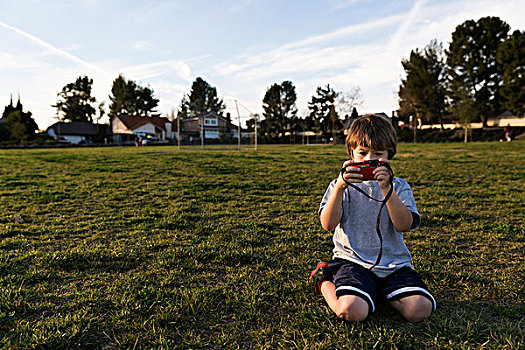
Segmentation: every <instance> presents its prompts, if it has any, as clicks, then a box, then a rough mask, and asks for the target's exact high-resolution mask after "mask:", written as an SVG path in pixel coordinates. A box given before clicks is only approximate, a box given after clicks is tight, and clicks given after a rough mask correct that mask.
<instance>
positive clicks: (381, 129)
mask: <svg viewBox="0 0 525 350" xmlns="http://www.w3.org/2000/svg"><path fill="white" fill-rule="evenodd" d="M359 146H361V147H367V148H372V149H374V150H376V151H380V150H386V151H388V159H392V158H393V157H394V155H395V154H396V146H397V136H396V131H395V130H394V127H393V126H392V123H390V121H389V120H387V118H385V117H383V116H381V115H378V114H365V115H364V116H362V117H360V118H358V119H356V120H355V121H354V122H353V123H352V126H350V129H349V130H348V135H347V136H346V148H347V149H348V154H349V155H350V157H352V150H354V149H355V148H357V147H359Z"/></svg>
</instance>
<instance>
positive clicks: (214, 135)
mask: <svg viewBox="0 0 525 350" xmlns="http://www.w3.org/2000/svg"><path fill="white" fill-rule="evenodd" d="M203 121H204V124H202V122H203ZM181 123H182V126H181V129H182V130H183V132H184V134H185V135H186V137H190V136H191V137H192V138H196V139H199V138H200V137H201V136H200V135H201V130H203V131H204V139H220V138H221V137H225V138H236V137H238V136H237V135H238V126H237V125H235V124H232V122H231V117H230V114H229V113H227V114H226V117H225V116H223V115H222V114H218V113H215V112H208V113H204V114H199V115H196V116H194V117H190V118H186V119H181ZM201 124H202V127H201Z"/></svg>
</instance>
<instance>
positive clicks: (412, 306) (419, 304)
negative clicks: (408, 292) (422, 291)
mask: <svg viewBox="0 0 525 350" xmlns="http://www.w3.org/2000/svg"><path fill="white" fill-rule="evenodd" d="M412 298H413V299H412V300H411V302H409V303H406V304H405V305H404V306H405V307H404V308H403V310H402V312H401V314H402V316H403V318H404V319H406V320H407V321H409V322H421V321H423V320H424V319H425V318H427V317H428V316H430V314H431V313H432V302H431V301H430V300H429V299H427V298H425V297H424V296H417V297H412Z"/></svg>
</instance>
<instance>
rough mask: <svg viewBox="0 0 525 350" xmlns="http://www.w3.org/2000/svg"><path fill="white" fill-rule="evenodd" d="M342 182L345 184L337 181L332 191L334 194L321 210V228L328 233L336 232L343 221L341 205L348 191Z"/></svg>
mask: <svg viewBox="0 0 525 350" xmlns="http://www.w3.org/2000/svg"><path fill="white" fill-rule="evenodd" d="M341 182H342V183H344V182H343V181H339V179H337V183H336V184H335V188H334V189H333V190H332V193H330V197H329V198H328V201H327V202H326V204H325V206H324V207H323V209H322V210H321V215H320V218H321V226H323V228H324V229H325V230H327V231H333V230H335V228H336V227H337V225H339V222H340V221H341V205H342V202H343V194H344V192H345V189H346V188H345V187H343V186H342V185H341Z"/></svg>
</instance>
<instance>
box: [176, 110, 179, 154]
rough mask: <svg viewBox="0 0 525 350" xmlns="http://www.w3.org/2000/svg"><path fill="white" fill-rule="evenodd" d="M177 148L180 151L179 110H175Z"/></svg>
mask: <svg viewBox="0 0 525 350" xmlns="http://www.w3.org/2000/svg"><path fill="white" fill-rule="evenodd" d="M176 112H177V146H178V149H179V151H180V118H179V110H178V109H177V111H176Z"/></svg>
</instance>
